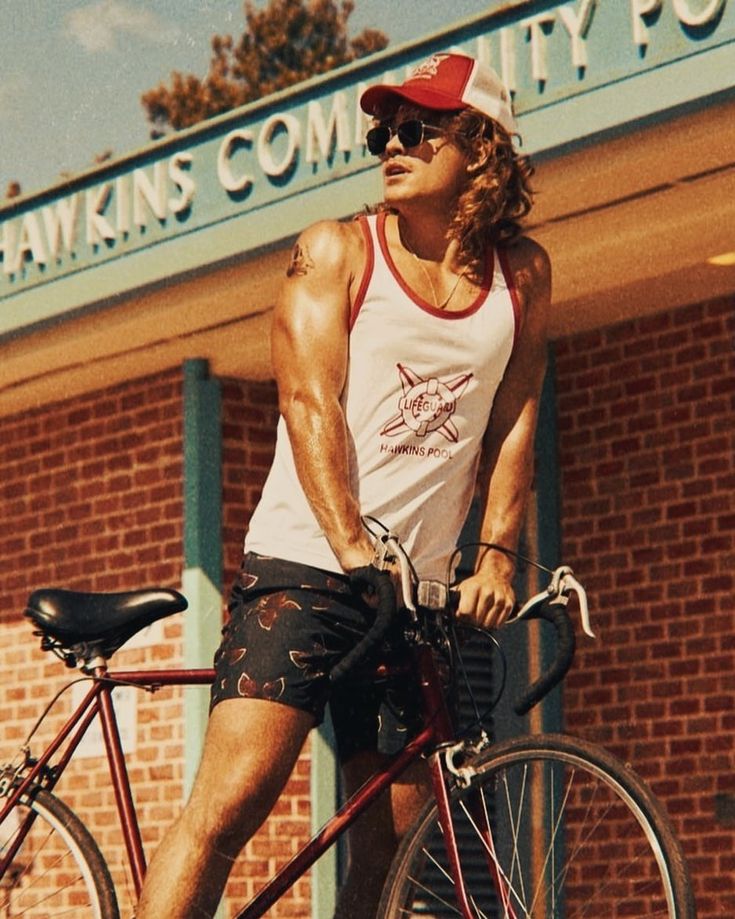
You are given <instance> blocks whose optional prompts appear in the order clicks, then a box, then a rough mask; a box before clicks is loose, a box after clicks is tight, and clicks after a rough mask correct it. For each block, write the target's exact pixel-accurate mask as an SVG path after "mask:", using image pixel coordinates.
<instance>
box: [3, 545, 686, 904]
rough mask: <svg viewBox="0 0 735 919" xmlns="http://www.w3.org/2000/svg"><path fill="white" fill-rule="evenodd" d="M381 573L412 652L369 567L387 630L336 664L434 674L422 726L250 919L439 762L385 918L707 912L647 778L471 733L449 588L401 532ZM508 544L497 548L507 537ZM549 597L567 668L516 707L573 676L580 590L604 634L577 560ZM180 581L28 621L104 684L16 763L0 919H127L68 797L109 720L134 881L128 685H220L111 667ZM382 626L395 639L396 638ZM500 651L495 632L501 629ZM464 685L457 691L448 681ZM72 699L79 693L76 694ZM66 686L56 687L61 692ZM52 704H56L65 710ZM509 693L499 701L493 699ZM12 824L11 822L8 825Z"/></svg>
mask: <svg viewBox="0 0 735 919" xmlns="http://www.w3.org/2000/svg"><path fill="white" fill-rule="evenodd" d="M376 545H377V550H376V558H375V568H377V569H383V568H385V567H386V566H387V565H388V563H389V562H393V563H395V564H397V565H399V566H400V572H401V584H402V593H403V606H404V612H403V616H404V621H405V624H404V626H403V631H404V633H405V637H406V639H407V641H408V643H409V645H410V648H411V658H412V659H411V661H410V662H409V663H408V664H406V663H405V662H404V663H403V664H402V665H394V664H391V663H387V662H385V661H382V662H381V661H378V662H377V663H374V662H372V656H373V655H374V653H375V649H376V648H377V647H379V646H380V644H381V641H382V635H383V634H384V631H385V628H386V624H387V623H390V622H391V621H395V620H394V617H395V615H396V602H395V591H394V590H393V588H392V585H391V583H390V578H389V577H388V575H387V574H386V573H385V572H384V571H380V570H378V571H377V572H376V571H375V570H374V569H371V573H369V572H366V571H363V572H362V573H361V577H363V578H364V581H363V582H362V586H365V583H369V584H371V585H372V589H374V590H375V591H376V593H377V597H378V600H379V603H378V609H377V613H376V622H375V627H374V629H373V630H372V631H371V633H370V634H369V636H367V637H366V639H365V642H364V643H363V644H362V645H361V646H358V648H356V649H354V651H353V652H352V653H351V655H348V658H349V660H345V661H343V662H342V663H341V665H340V666H339V668H338V670H337V671H336V672H334V673H333V674H332V676H333V678H334V679H335V680H338V679H339V678H340V676H341V675H343V674H344V672H345V671H347V670H348V669H349V668H354V667H367V666H368V664H367V662H370V663H369V673H370V677H371V678H379V679H394V678H402V679H405V678H406V675H407V673H410V672H412V673H416V674H418V683H419V686H420V690H421V697H422V699H423V727H422V728H421V729H420V731H419V732H418V734H417V735H416V736H415V737H414V739H413V740H411V741H410V742H409V743H408V744H407V746H406V747H405V749H404V750H403V751H401V752H400V753H398V754H396V755H395V756H394V757H393V758H392V759H391V760H390V761H389V763H388V764H387V765H386V766H385V767H384V768H383V769H381V770H380V771H379V772H377V773H376V774H375V775H374V776H373V777H372V778H370V779H369V780H368V781H367V782H366V783H365V785H364V786H363V787H362V788H361V789H359V790H358V791H357V792H356V794H355V795H353V797H352V798H351V799H350V800H349V801H347V802H346V803H345V804H344V805H343V806H342V807H341V808H340V809H339V810H338V811H337V812H336V814H335V815H334V816H333V817H332V818H331V819H330V820H329V821H328V822H327V823H326V824H325V825H324V826H323V827H322V829H321V830H320V831H319V832H318V833H317V834H316V835H315V836H314V837H313V838H312V839H311V840H310V841H309V842H308V843H307V844H306V845H305V846H304V847H303V848H302V849H301V851H300V852H299V853H298V854H297V855H296V856H295V857H294V858H293V859H292V860H291V861H290V862H289V863H288V864H286V865H285V866H283V867H282V868H281V869H280V870H279V871H278V872H277V874H276V875H275V876H274V877H273V878H272V879H271V880H270V881H269V882H268V883H267V884H266V885H265V886H264V887H263V889H262V890H260V891H259V892H258V893H257V894H256V895H255V897H254V898H253V899H252V900H251V901H250V903H249V904H247V905H246V906H245V907H244V908H242V909H241V910H240V912H238V913H237V919H258V917H261V916H263V915H265V913H266V912H267V910H268V909H270V907H271V906H272V905H273V904H274V903H276V902H277V901H278V900H279V898H280V897H281V896H282V895H283V894H284V893H285V892H286V891H287V890H288V889H289V887H290V886H291V885H292V884H293V883H295V881H296V880H297V879H298V878H300V877H301V876H302V875H303V874H304V873H305V872H306V871H307V870H308V869H309V868H310V867H311V865H312V864H313V863H314V862H315V861H316V860H317V858H319V857H320V855H322V854H323V853H324V852H325V851H326V850H327V849H328V848H329V847H330V846H331V845H332V844H333V843H334V842H335V841H336V839H337V838H339V837H340V836H341V835H342V833H344V832H345V830H346V829H347V828H348V827H349V826H350V825H351V824H352V823H353V822H354V821H355V820H356V819H357V817H359V816H360V815H361V814H362V813H363V812H364V811H365V809H366V808H367V807H369V806H370V804H371V803H372V802H373V801H374V800H375V799H376V797H377V796H378V795H379V794H380V793H381V792H382V791H383V790H384V789H385V788H387V787H388V786H389V785H390V784H391V782H393V781H394V780H395V779H396V778H397V777H398V776H399V775H400V774H401V773H402V772H403V771H404V770H405V769H406V768H407V767H408V766H409V765H410V764H411V763H413V762H414V761H415V760H417V759H418V758H419V757H424V758H425V759H426V761H427V763H428V766H429V770H430V773H431V779H432V785H433V791H434V794H433V798H432V799H431V800H430V801H429V802H428V803H427V804H426V807H425V809H424V811H423V813H422V814H421V815H420V816H419V818H418V820H417V822H416V824H415V826H414V827H413V828H412V829H411V830H410V831H409V832H408V833H407V834H406V835H405V837H404V839H403V841H402V843H401V845H400V847H399V850H398V852H397V854H396V857H395V859H394V862H393V865H392V868H391V870H390V873H389V876H388V879H387V882H386V885H385V888H384V891H383V895H382V900H381V905H380V907H379V911H378V916H379V917H380V919H399V917H401V919H406V917H410V916H422V917H430V919H445V917H450V916H461V917H463V919H490V917H492V919H501V917H502V919H571V917H581V916H589V915H591V914H592V913H593V912H594V914H595V916H596V917H600V919H602V917H622V916H625V917H639V919H642V917H646V919H651V917H668V919H694V917H695V905H694V900H693V897H692V893H691V884H690V881H689V877H688V873H687V868H686V864H685V861H684V857H683V854H682V851H681V848H680V846H679V843H678V841H677V840H676V838H675V836H674V833H673V830H672V828H671V825H670V823H669V821H668V819H667V817H666V815H665V814H664V812H663V811H662V809H661V807H660V805H659V804H658V802H657V801H656V800H655V798H654V796H653V794H652V793H651V791H650V789H649V788H648V786H647V785H645V783H644V782H643V781H642V780H641V779H640V778H638V777H637V776H636V775H635V774H634V773H633V771H632V770H631V769H630V767H629V766H627V765H624V764H623V763H621V762H620V761H618V760H617V759H615V758H614V757H613V756H611V755H610V754H609V753H607V752H606V751H605V750H603V749H601V748H599V747H597V746H595V745H593V744H590V743H587V742H584V741H581V740H577V739H574V738H571V737H568V736H565V735H561V734H550V735H532V736H527V737H522V738H519V739H514V740H510V741H505V742H501V743H497V744H496V743H493V742H492V741H491V740H490V738H489V737H488V735H487V733H486V731H485V730H484V728H483V727H482V726H481V721H482V718H480V719H479V720H480V725H479V726H475V727H474V728H473V730H472V731H471V732H469V733H467V734H464V735H462V736H459V735H458V734H457V732H456V730H455V728H454V727H453V723H452V718H451V716H450V712H449V706H448V703H447V697H448V696H449V695H451V687H452V680H449V681H447V679H446V677H447V673H456V672H458V670H461V666H460V667H457V666H453V664H454V662H455V659H457V660H459V659H461V654H462V646H463V642H466V637H463V635H464V633H463V630H462V629H461V628H459V627H458V625H457V622H456V620H455V617H454V615H453V613H452V604H451V602H450V591H449V585H448V584H447V583H441V582H421V583H417V582H416V578H415V575H414V573H413V570H412V567H411V563H410V560H409V559H408V557H407V556H406V554H405V553H404V552H403V549H402V547H401V546H400V545H399V543H398V541H397V540H396V539H395V537H394V536H393V535H392V534H390V533H389V532H387V531H386V532H383V533H381V534H378V537H377V542H376ZM494 548H499V547H494ZM549 574H550V579H549V583H548V586H547V587H546V589H544V590H543V591H541V592H540V593H538V594H536V595H535V596H534V597H532V598H530V599H529V600H528V601H527V602H526V604H525V605H524V606H523V607H522V608H521V609H520V610H519V611H518V612H517V614H516V615H515V617H514V621H517V622H524V621H527V620H528V619H530V618H532V617H540V618H543V619H546V620H548V621H550V622H551V623H552V625H553V626H554V629H555V630H556V636H557V648H556V656H555V659H554V661H553V662H552V665H551V667H550V668H549V669H548V671H547V672H545V673H544V674H542V675H541V676H540V678H539V679H538V680H536V682H535V683H534V684H533V685H532V686H531V687H529V688H528V690H527V691H526V692H525V693H524V694H523V696H522V698H520V699H519V700H518V701H517V702H516V705H515V708H516V711H518V712H519V713H522V712H525V711H528V709H530V708H531V707H532V706H533V705H535V704H536V703H537V702H538V701H540V699H541V698H543V697H544V696H545V695H546V694H547V693H548V692H549V691H550V690H551V689H552V688H553V687H554V686H556V685H557V684H558V683H559V682H560V681H561V680H562V679H563V677H564V675H565V674H566V672H567V670H568V669H569V666H570V665H571V662H572V657H573V655H574V646H575V636H574V629H573V626H572V625H571V621H570V618H569V615H568V613H567V609H566V607H567V604H568V601H569V599H570V597H571V596H572V595H575V594H576V596H577V598H578V602H579V608H580V614H581V618H582V624H583V628H584V630H585V631H586V632H587V633H588V634H592V631H591V628H590V624H589V614H588V611H587V602H586V595H585V592H584V589H583V587H582V586H581V584H580V583H579V582H578V581H577V580H576V578H575V577H574V574H573V572H572V571H571V569H569V568H567V567H560V568H557V569H556V570H555V571H553V572H549ZM186 605H187V604H186V600H185V598H184V597H183V596H182V595H181V594H179V593H178V592H177V591H173V590H153V591H134V592H130V593H125V594H82V593H76V592H70V591H62V590H52V589H44V590H39V591H35V592H34V593H33V594H31V597H30V598H29V602H28V608H27V610H26V615H27V616H28V617H29V618H30V619H31V621H32V623H33V625H34V626H35V628H36V633H37V634H39V635H40V636H41V647H42V649H43V650H45V651H51V652H53V653H55V654H56V655H57V656H59V657H61V658H62V660H64V661H65V663H66V664H67V665H68V666H70V667H74V666H79V667H80V668H81V670H82V671H83V673H84V674H85V677H84V678H85V679H88V680H89V681H90V688H89V690H88V692H87V693H86V695H85V697H84V699H83V700H82V702H81V703H80V704H79V706H78V707H77V708H76V710H75V711H74V712H73V713H72V715H71V716H70V717H69V719H68V720H67V721H66V723H65V724H64V725H63V727H62V728H61V729H60V730H59V732H58V733H57V735H56V736H55V737H54V739H53V740H52V741H51V743H49V744H48V746H47V747H46V748H45V749H44V750H43V752H41V753H40V755H38V756H33V755H32V754H31V752H30V745H29V744H30V738H31V737H32V735H33V733H34V732H35V730H36V729H37V727H38V725H39V723H40V722H41V721H42V720H43V718H44V717H45V716H46V714H47V713H48V710H49V708H50V706H48V707H47V709H46V711H45V712H44V713H43V714H42V715H41V718H40V719H39V721H38V722H37V723H36V725H35V726H34V728H33V730H32V731H31V734H30V735H29V738H28V740H27V742H26V743H25V744H24V746H23V747H22V750H21V754H22V755H21V758H20V761H19V762H17V763H9V764H6V765H4V766H2V767H0V802H3V801H4V807H3V808H2V810H1V811H0V916H6V917H10V916H18V915H23V916H29V917H36V919H37V917H40V916H56V915H61V914H65V915H66V914H70V915H73V916H74V917H75V919H85V917H95V919H119V916H120V912H119V907H118V903H117V898H116V892H115V889H114V887H113V883H112V880H111V876H110V872H109V870H108V868H107V866H106V864H105V861H104V858H103V857H102V855H101V853H100V850H99V848H98V846H97V844H96V842H95V840H94V838H93V836H92V834H91V833H90V832H89V831H88V830H87V828H86V827H85V826H84V824H83V823H82V821H81V820H80V819H79V817H78V816H76V815H75V814H74V813H73V812H72V811H71V810H70V809H69V808H68V806H67V805H66V804H65V803H64V802H63V801H62V800H61V799H60V798H58V797H57V796H56V795H55V794H54V793H53V792H54V787H55V786H56V784H57V783H58V781H59V779H60V778H61V776H62V774H63V772H64V769H65V768H66V766H67V765H68V763H69V761H70V760H71V759H72V757H73V755H74V751H75V749H76V748H77V746H78V745H79V743H80V741H81V739H82V737H83V735H84V733H85V731H86V730H87V728H88V727H89V725H90V724H91V722H92V721H93V720H94V719H95V718H96V717H98V718H99V719H100V723H101V726H102V734H103V738H104V743H105V748H106V754H107V760H108V765H109V770H110V777H111V781H112V783H113V787H114V789H115V797H116V802H117V808H118V813H119V819H120V825H121V828H122V833H123V836H124V840H125V846H126V850H127V855H128V859H129V864H130V871H131V875H132V878H133V882H134V887H135V892H136V894H137V893H139V891H140V887H141V884H142V880H143V876H144V873H145V856H144V852H143V846H142V843H141V833H140V828H139V826H138V821H137V818H136V813H135V805H134V802H133V796H132V791H131V786H130V781H129V777H128V773H127V768H126V763H125V757H124V754H123V751H122V745H121V741H120V734H119V730H118V725H117V721H116V717H115V711H114V708H113V705H112V692H113V690H114V688H115V687H116V686H122V685H132V686H137V687H142V688H147V689H149V690H151V691H155V689H157V688H159V687H161V686H171V685H205V684H207V683H211V681H212V679H213V676H214V673H213V671H212V670H210V669H198V670H174V669H172V670H152V671H122V672H112V671H110V670H109V669H108V661H109V659H110V658H111V657H112V656H113V655H114V653H115V652H116V651H117V650H118V649H119V648H120V647H121V646H122V644H124V642H125V641H127V640H128V639H129V638H130V637H131V636H132V635H134V634H135V633H136V632H138V631H139V630H141V629H142V628H144V627H146V626H148V625H149V624H151V623H152V622H154V621H156V620H158V619H161V618H163V617H167V616H170V615H172V614H174V613H177V612H180V611H182V610H184V609H185V608H186ZM381 630H382V631H381ZM488 640H490V641H492V642H493V645H494V646H495V647H499V643H498V641H497V640H496V639H495V638H492V637H491V638H490V639H488ZM448 683H449V688H448ZM62 691H63V690H62ZM58 695H60V694H57V697H58ZM53 701H55V700H52V703H51V704H53ZM496 701H497V699H495V700H493V704H494V703H495V702H496ZM9 825H10V826H11V828H10V829H8V826H9Z"/></svg>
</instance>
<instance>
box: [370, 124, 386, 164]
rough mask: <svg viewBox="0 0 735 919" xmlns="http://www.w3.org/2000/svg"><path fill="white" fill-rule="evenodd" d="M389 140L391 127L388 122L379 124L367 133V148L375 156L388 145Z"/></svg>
mask: <svg viewBox="0 0 735 919" xmlns="http://www.w3.org/2000/svg"><path fill="white" fill-rule="evenodd" d="M389 140H390V128H389V127H388V125H387V124H379V125H378V126H377V127H375V128H370V130H369V131H368V132H367V134H366V135H365V143H366V144H367V148H368V150H369V151H370V152H371V153H372V154H373V156H380V154H381V153H382V152H383V151H384V150H385V148H386V147H387V146H388V141H389Z"/></svg>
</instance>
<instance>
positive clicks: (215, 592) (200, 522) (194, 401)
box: [182, 360, 222, 795]
mask: <svg viewBox="0 0 735 919" xmlns="http://www.w3.org/2000/svg"><path fill="white" fill-rule="evenodd" d="M221 432H222V424H221V393H220V385H219V381H218V380H216V379H212V378H211V377H210V375H209V365H208V363H207V361H206V360H189V361H186V362H185V364H184V573H183V577H182V588H183V592H184V594H185V596H186V598H187V599H188V601H189V608H188V609H187V611H186V616H185V620H184V666H185V667H209V666H211V664H212V656H213V654H214V651H215V649H216V647H217V645H218V644H219V638H220V630H221V625H222V598H221V587H220V585H221V579H222V433H221ZM208 705H209V689H208V687H187V689H186V691H185V700H184V711H185V722H184V757H185V763H184V790H185V792H186V794H187V795H188V793H189V791H190V790H191V785H192V781H193V778H194V774H195V772H196V768H197V765H198V763H199V756H200V751H201V747H202V741H203V738H204V731H205V728H206V723H207V715H208Z"/></svg>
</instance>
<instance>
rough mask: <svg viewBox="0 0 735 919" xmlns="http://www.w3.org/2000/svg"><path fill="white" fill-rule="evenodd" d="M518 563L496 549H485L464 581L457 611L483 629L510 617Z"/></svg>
mask: <svg viewBox="0 0 735 919" xmlns="http://www.w3.org/2000/svg"><path fill="white" fill-rule="evenodd" d="M514 568H515V566H514V565H513V562H512V561H511V560H510V559H509V558H508V557H507V556H505V555H503V554H502V553H500V552H497V551H496V550H489V551H487V552H486V553H485V556H484V557H483V559H482V561H481V563H480V565H479V566H478V569H477V571H476V572H475V574H473V575H472V576H471V577H469V578H466V579H465V580H464V581H461V582H460V584H459V585H458V587H457V589H458V590H459V595H460V600H459V606H458V607H457V615H458V616H459V618H460V619H469V620H471V621H472V622H473V623H474V624H475V625H479V626H481V627H482V628H483V629H497V628H499V627H500V626H501V625H503V623H504V622H506V621H507V620H508V618H509V617H510V615H511V613H512V612H513V607H514V606H515V601H516V598H515V592H514V590H513V573H514Z"/></svg>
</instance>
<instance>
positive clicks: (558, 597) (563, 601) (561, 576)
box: [513, 565, 596, 638]
mask: <svg viewBox="0 0 735 919" xmlns="http://www.w3.org/2000/svg"><path fill="white" fill-rule="evenodd" d="M572 592H574V593H576V595H577V600H578V602H579V615H580V619H581V620H582V630H583V632H584V633H585V635H589V637H590V638H596V635H595V633H594V632H593V631H592V625H591V623H590V612H589V606H588V604H587V591H586V590H585V589H584V587H582V585H581V584H580V583H579V581H578V580H577V579H576V578H575V577H574V572H573V571H572V569H571V568H570V567H569V566H568V565H562V566H561V567H559V568H557V569H556V571H554V572H553V574H552V576H551V580H550V581H549V584H548V587H547V588H546V590H542V591H541V592H540V593H537V594H536V595H535V596H533V597H531V598H530V600H527V601H526V602H525V603H524V604H523V606H522V607H521V608H520V610H519V611H518V612H517V613H516V615H515V616H514V617H513V621H514V622H515V621H516V620H518V619H523V618H524V617H525V616H526V615H527V614H528V613H529V612H530V611H531V610H532V609H533V608H534V607H535V606H538V605H539V603H548V604H549V605H551V606H566V605H567V604H568V603H569V596H570V594H571V593H572Z"/></svg>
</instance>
